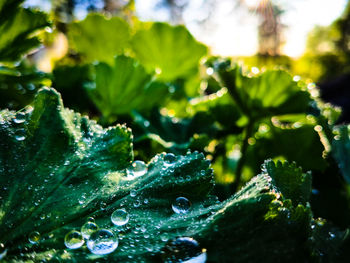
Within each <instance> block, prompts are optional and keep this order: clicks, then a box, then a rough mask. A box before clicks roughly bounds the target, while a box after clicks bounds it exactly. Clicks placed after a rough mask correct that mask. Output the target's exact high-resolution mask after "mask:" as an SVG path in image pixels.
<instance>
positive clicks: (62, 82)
mask: <svg viewBox="0 0 350 263" xmlns="http://www.w3.org/2000/svg"><path fill="white" fill-rule="evenodd" d="M90 81H92V76H91V65H74V66H72V65H59V66H57V65H56V66H55V68H54V70H53V71H52V86H53V87H54V88H55V89H56V90H57V91H58V92H60V93H61V96H62V98H63V100H64V103H65V105H66V106H67V107H69V108H70V109H73V110H75V111H78V112H90V113H91V112H96V111H97V110H96V109H95V107H94V104H93V103H92V101H91V100H90V98H89V96H88V93H87V90H86V89H85V85H86V84H87V83H89V82H90Z"/></svg>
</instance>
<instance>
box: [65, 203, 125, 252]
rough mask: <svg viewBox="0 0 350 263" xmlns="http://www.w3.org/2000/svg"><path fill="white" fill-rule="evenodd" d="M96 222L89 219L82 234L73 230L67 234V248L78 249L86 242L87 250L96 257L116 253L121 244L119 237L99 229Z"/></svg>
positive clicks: (81, 230)
mask: <svg viewBox="0 0 350 263" xmlns="http://www.w3.org/2000/svg"><path fill="white" fill-rule="evenodd" d="M117 211H118V210H117ZM124 211H125V210H124ZM125 212H126V211H125ZM94 221H95V220H94V219H93V218H89V219H88V221H87V222H86V223H85V224H84V225H83V226H82V227H81V229H80V232H79V231H77V230H72V231H70V232H69V233H67V234H66V236H65V238H64V244H65V245H66V247H67V248H69V249H78V248H80V247H82V246H83V245H84V243H85V242H86V246H87V248H88V249H89V250H90V252H91V253H93V254H95V255H105V254H109V253H112V252H113V251H115V250H116V249H117V247H118V243H119V241H118V237H117V235H116V234H115V233H114V232H113V231H112V230H110V229H104V228H99V227H98V226H97V224H96V223H95V222H94ZM124 221H125V220H124ZM125 224H126V222H125Z"/></svg>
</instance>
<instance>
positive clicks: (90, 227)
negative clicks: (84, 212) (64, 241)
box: [80, 221, 98, 239]
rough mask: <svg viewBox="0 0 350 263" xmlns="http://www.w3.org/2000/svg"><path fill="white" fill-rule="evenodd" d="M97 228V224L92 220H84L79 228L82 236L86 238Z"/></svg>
mask: <svg viewBox="0 0 350 263" xmlns="http://www.w3.org/2000/svg"><path fill="white" fill-rule="evenodd" d="M97 229H98V226H97V225H96V224H95V223H94V222H92V221H89V222H86V223H85V224H84V225H83V226H82V227H81V229H80V231H81V234H82V235H83V238H85V239H88V238H89V237H90V236H91V234H92V233H94V232H95V231H96V230H97Z"/></svg>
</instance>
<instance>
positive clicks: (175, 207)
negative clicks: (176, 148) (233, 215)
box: [64, 153, 206, 263]
mask: <svg viewBox="0 0 350 263" xmlns="http://www.w3.org/2000/svg"><path fill="white" fill-rule="evenodd" d="M158 159H162V161H163V167H162V169H161V170H162V172H170V173H172V172H173V170H174V169H175V164H176V163H177V162H178V161H181V159H179V157H176V156H175V155H174V154H172V153H167V154H162V155H159V156H158ZM169 170H171V171H169ZM125 172H126V179H127V180H133V179H135V178H138V177H141V176H144V175H145V174H146V173H147V172H148V167H147V165H146V164H145V163H144V162H143V161H139V160H136V161H134V162H133V163H131V165H130V166H129V167H128V168H127V169H126V171H125ZM204 172H205V171H204ZM202 173H203V172H201V175H204V174H202ZM188 176H190V175H188ZM138 195H140V193H138V191H136V190H135V189H132V190H131V191H130V197H132V198H134V197H136V199H137V200H138V201H139V202H141V203H142V204H148V202H149V200H148V199H147V198H145V199H144V201H142V200H141V201H140V200H139V199H138V198H137V196H138ZM83 199H85V198H83ZM135 204H136V203H135V202H134V205H133V206H134V207H138V205H135ZM169 208H170V209H172V211H173V212H174V215H176V216H177V217H178V216H180V217H182V218H184V220H185V219H186V217H187V214H190V211H191V209H192V203H191V201H190V200H189V199H188V198H186V197H184V196H179V197H177V198H176V199H174V200H173V202H172V203H171V204H169ZM129 219H130V215H129V213H128V211H127V209H125V208H124V207H123V204H121V208H119V209H116V210H115V211H113V212H112V213H111V215H110V220H111V222H112V223H113V225H115V226H116V227H117V228H116V229H113V230H111V229H105V228H99V227H98V226H97V224H96V223H95V222H94V220H93V219H89V220H88V221H87V222H86V223H85V224H84V225H83V226H82V227H81V229H80V231H78V230H72V231H70V232H69V233H67V234H66V236H65V239H64V244H65V245H66V247H67V248H69V249H78V248H81V247H82V246H83V245H84V244H85V245H86V247H87V248H88V250H89V251H90V252H91V253H93V254H95V255H105V254H109V253H112V252H114V251H115V250H116V249H117V248H118V245H119V241H120V240H123V246H122V247H120V248H118V250H120V251H122V252H124V253H125V252H126V251H129V254H130V255H128V257H129V258H130V259H131V258H132V257H133V254H134V251H136V250H135V249H136V247H137V244H138V242H139V241H140V238H144V240H145V242H144V243H145V244H144V245H143V246H144V248H145V250H147V251H148V252H151V253H157V251H158V252H159V251H162V252H161V254H162V257H163V260H164V262H188V263H190V262H195V263H203V262H205V261H206V251H205V249H202V248H200V246H199V244H198V242H197V241H196V240H194V239H193V238H190V237H178V238H176V239H171V237H172V236H173V235H172V234H171V231H172V228H171V227H170V226H167V227H166V228H165V229H163V227H164V226H165V225H163V224H164V223H165V221H164V222H160V224H157V225H155V226H152V227H155V228H157V229H159V230H158V234H159V239H160V240H161V241H162V242H164V243H162V244H150V243H149V242H146V240H148V238H150V234H149V233H148V231H147V226H145V225H136V226H135V227H134V226H130V225H129V226H128V225H127V224H128V222H129ZM131 229H132V231H133V233H135V235H136V236H137V237H136V240H129V239H128V238H126V239H124V236H125V235H126V233H127V231H130V230H131ZM161 229H163V230H161ZM156 232H157V231H156ZM139 235H140V237H138V236H139ZM139 244H140V243H139ZM164 244H165V247H164ZM162 247H163V250H162ZM133 259H135V258H133Z"/></svg>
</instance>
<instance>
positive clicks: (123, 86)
mask: <svg viewBox="0 0 350 263" xmlns="http://www.w3.org/2000/svg"><path fill="white" fill-rule="evenodd" d="M94 68H95V73H94V82H93V83H89V84H88V85H86V88H87V89H88V94H89V95H90V98H91V100H92V101H93V102H94V103H95V104H96V106H97V108H98V109H99V110H100V111H101V112H102V114H103V115H104V116H105V117H110V116H111V115H112V114H116V115H117V114H127V113H129V112H131V111H132V110H145V109H150V108H152V107H153V106H155V105H157V104H159V103H162V102H161V101H160V100H159V98H163V102H164V99H165V98H166V96H167V94H168V86H167V85H165V84H163V83H160V82H156V81H153V76H152V75H151V74H149V73H147V72H146V70H145V69H144V67H143V66H142V65H141V64H139V63H138V62H137V61H136V60H135V59H133V58H130V57H126V56H117V57H116V58H115V60H114V64H113V66H110V65H108V64H106V63H103V62H101V63H99V64H97V65H95V66H94Z"/></svg>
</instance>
